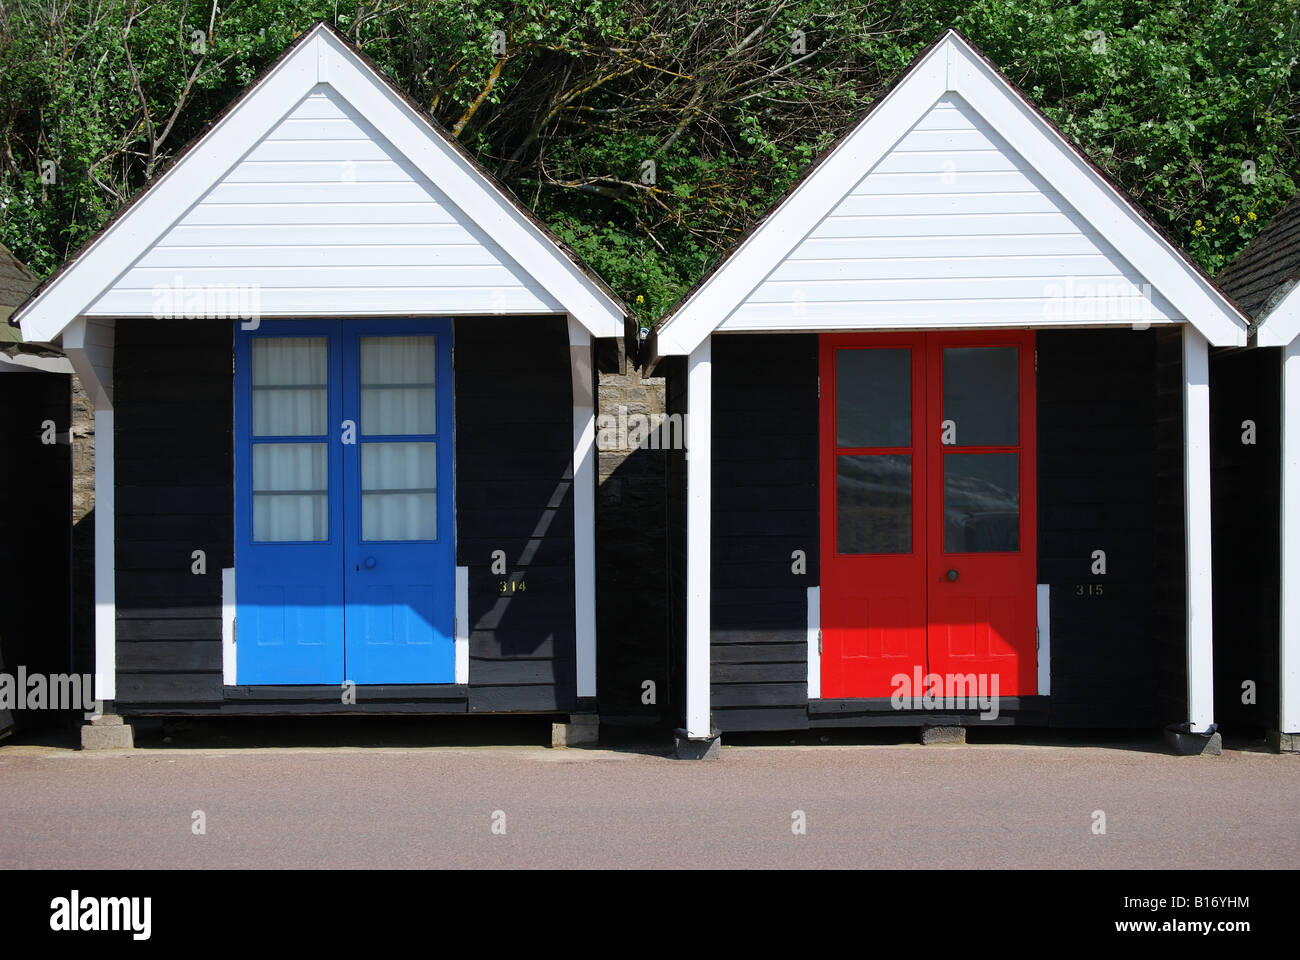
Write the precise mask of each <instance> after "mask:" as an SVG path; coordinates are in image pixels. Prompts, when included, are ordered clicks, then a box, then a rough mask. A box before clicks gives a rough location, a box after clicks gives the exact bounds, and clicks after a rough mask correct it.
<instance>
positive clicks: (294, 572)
mask: <svg viewBox="0 0 1300 960" xmlns="http://www.w3.org/2000/svg"><path fill="white" fill-rule="evenodd" d="M235 394H236V396H235V402H236V411H235V414H236V415H235V423H236V438H235V468H236V503H235V507H236V522H235V534H236V562H235V569H236V586H235V590H236V603H237V610H236V647H235V649H236V657H237V670H238V680H239V682H240V683H241V684H334V683H341V682H343V681H345V680H346V681H351V682H353V683H357V684H375V683H451V682H453V680H454V678H455V644H454V639H453V615H454V589H453V583H454V563H455V560H454V557H455V554H454V549H453V526H452V499H451V494H452V480H451V478H452V410H451V397H452V376H451V321H449V320H423V319H421V320H417V319H397V320H386V321H374V320H302V321H293V320H284V321H263V322H262V323H261V325H260V326H259V327H258V328H257V329H256V330H253V331H243V330H242V329H241V330H239V332H238V333H237V334H236V348H235Z"/></svg>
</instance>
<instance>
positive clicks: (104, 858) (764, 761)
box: [0, 726, 1300, 869]
mask: <svg viewBox="0 0 1300 960" xmlns="http://www.w3.org/2000/svg"><path fill="white" fill-rule="evenodd" d="M219 729H223V730H227V731H228V728H219ZM425 729H427V728H425ZM540 729H541V728H532V727H530V728H526V729H524V730H523V732H522V734H521V733H520V732H519V728H516V729H515V730H513V731H512V729H511V728H509V727H504V726H497V727H494V728H489V730H488V732H487V733H486V734H484V733H483V729H482V728H480V729H479V732H478V733H477V734H476V733H474V732H472V731H471V732H469V733H468V734H465V733H463V732H462V733H460V734H458V735H456V736H454V737H451V739H453V740H455V741H457V742H459V743H462V744H463V743H476V744H478V745H475V746H463V745H445V744H444V745H435V746H421V745H418V744H417V743H414V742H411V741H412V737H411V735H410V733H409V728H408V732H407V733H405V734H403V733H401V732H400V731H399V733H397V734H393V735H391V736H389V735H385V736H381V737H377V738H376V737H373V736H371V737H365V738H363V740H364V742H365V744H366V745H364V746H346V747H326V746H321V745H319V744H317V743H314V742H312V741H313V740H314V739H316V738H315V737H313V736H308V737H305V738H304V737H292V736H291V737H289V738H288V740H287V743H289V744H296V745H280V746H274V747H254V746H250V745H249V744H250V743H265V742H267V738H266V737H265V736H263V735H253V736H248V737H243V738H242V739H241V736H239V735H230V734H229V733H228V732H222V733H219V734H217V735H210V734H209V735H204V734H198V735H196V734H193V733H186V732H181V733H178V734H174V735H173V737H172V739H171V740H170V741H169V742H166V743H164V742H162V741H161V738H160V737H155V738H153V740H152V741H150V739H149V738H148V737H145V738H143V739H144V741H145V742H146V744H148V743H150V742H152V746H145V747H143V748H140V749H137V750H135V751H132V752H129V753H127V752H122V753H98V754H95V753H80V752H77V751H74V750H71V749H67V748H66V747H61V746H50V745H40V744H37V745H33V744H8V745H4V744H0V810H3V811H4V813H3V817H4V829H3V830H0V867H4V868H47V867H62V868H98V867H247V866H262V867H308V868H311V867H538V866H562V867H850V868H856V867H876V868H879V867H886V868H890V867H893V868H897V867H952V868H967V869H969V868H972V867H1082V868H1089V867H1172V868H1184V867H1215V868H1292V869H1294V868H1296V867H1300V818H1297V812H1298V811H1300V757H1297V756H1277V755H1273V754H1269V753H1266V752H1263V751H1262V750H1254V749H1246V750H1227V751H1225V753H1224V755H1223V756H1221V757H1217V758H1186V757H1174V756H1169V755H1166V754H1164V753H1163V752H1162V751H1161V748H1160V745H1159V743H1158V741H1149V742H1147V741H1138V742H1127V743H1109V744H1102V745H1086V744H1080V743H1077V742H1075V743H1071V742H1062V741H1048V742H1042V743H1025V742H1023V737H1022V738H1021V741H1020V742H1015V741H1013V742H1003V743H986V744H978V745H968V746H964V747H959V746H943V747H936V746H930V747H921V746H912V745H908V744H906V743H893V744H891V743H888V742H883V743H882V742H875V743H868V744H863V743H856V744H848V745H846V744H842V743H840V742H836V740H837V739H839V738H832V742H830V743H820V742H817V741H818V739H819V738H817V737H808V738H805V740H806V741H811V742H801V743H797V744H794V745H791V744H789V743H788V742H787V741H785V740H783V739H780V738H778V739H775V740H769V741H767V742H766V743H762V742H760V743H758V744H755V743H754V742H753V741H752V740H751V741H748V743H747V744H746V745H736V746H728V747H725V748H724V751H723V758H722V760H721V761H720V762H704V763H688V762H682V761H675V760H672V759H669V758H668V757H667V756H666V755H665V751H664V750H663V749H662V747H661V746H660V745H659V744H656V743H642V744H630V745H629V744H624V745H622V746H620V747H618V748H617V749H600V750H578V749H571V750H551V749H549V748H547V747H544V746H540V745H533V742H530V741H534V742H535V741H538V740H540V739H541V737H540V736H538V735H536V734H538V733H539V730H540ZM895 738H896V735H895ZM415 739H416V740H419V739H420V738H419V737H416V738H415ZM423 739H424V741H425V742H428V737H427V736H425V737H424V738H423ZM444 739H446V738H444ZM385 743H388V744H389V745H384V744H385ZM195 811H202V812H203V815H204V817H205V819H206V834H204V835H201V836H200V835H196V834H195V833H194V832H193V830H192V826H191V825H192V823H193V817H194V812H195ZM796 811H802V813H803V815H804V817H805V818H806V825H807V832H806V833H805V834H803V835H796V834H795V833H794V831H793V830H792V824H793V823H794V822H795V820H796V818H797V814H796V813H795V812H796ZM1094 811H1103V812H1104V814H1105V827H1106V832H1105V834H1104V835H1097V834H1094V832H1093V824H1094V822H1095V818H1094ZM502 815H504V827H505V832H504V834H501V833H494V832H493V825H494V822H495V823H496V824H498V826H499V825H500V824H501V817H502Z"/></svg>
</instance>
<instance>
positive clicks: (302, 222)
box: [85, 84, 563, 316]
mask: <svg viewBox="0 0 1300 960" xmlns="http://www.w3.org/2000/svg"><path fill="white" fill-rule="evenodd" d="M222 284H238V285H241V286H242V285H247V286H248V287H249V288H250V291H252V292H254V293H255V296H256V299H257V300H258V302H259V303H258V305H259V312H260V313H261V315H263V316H277V315H279V316H292V315H297V316H313V315H332V316H339V315H358V314H360V315H364V314H368V313H374V312H376V311H379V312H386V313H395V314H410V313H420V312H422V311H430V310H431V308H434V305H436V309H434V312H438V313H449V314H467V313H469V314H473V313H558V312H563V307H562V306H561V305H560V304H559V302H558V301H556V299H555V298H554V297H553V296H552V295H551V294H550V293H548V292H547V290H546V288H545V287H544V286H543V285H542V284H541V283H540V282H539V281H538V280H537V279H535V278H534V277H531V276H529V274H528V273H527V272H526V271H524V270H523V269H522V268H521V267H520V266H519V264H518V263H517V262H515V260H514V259H513V258H511V257H510V256H509V255H508V254H506V252H505V251H504V250H502V248H501V246H500V245H499V244H497V243H496V242H494V241H493V240H492V239H491V238H490V237H489V236H488V235H487V234H486V233H484V232H483V230H481V229H480V228H479V227H478V226H477V225H476V224H475V223H474V222H473V221H472V220H471V219H470V218H469V217H468V216H467V215H466V214H465V212H464V211H463V210H461V209H460V208H459V207H458V206H457V205H456V204H455V203H454V202H453V201H452V200H451V199H450V198H449V197H448V196H447V195H446V193H444V192H443V191H442V190H440V189H438V187H437V186H436V185H435V184H434V183H432V182H431V181H430V180H429V178H428V177H426V176H424V174H422V173H421V172H420V171H419V170H418V169H416V168H415V167H414V166H413V165H412V164H411V163H410V162H409V161H407V160H406V159H405V158H404V157H403V156H402V155H401V154H400V153H399V152H398V151H397V150H396V148H394V147H393V145H392V144H391V143H389V142H388V141H387V140H386V139H385V138H384V137H383V136H382V135H381V134H380V133H379V132H378V131H377V130H376V129H375V128H374V126H373V125H371V124H370V123H369V122H367V121H366V120H365V119H364V118H363V117H361V116H359V115H358V114H357V112H356V111H355V110H354V109H353V108H352V107H351V106H349V104H348V103H347V102H346V101H345V100H344V99H343V98H342V97H341V96H340V95H339V93H338V92H337V91H336V90H334V89H333V88H332V87H330V86H329V85H328V84H318V85H317V86H316V87H315V89H313V90H312V92H311V93H310V94H308V95H307V96H306V97H304V98H303V100H302V101H301V102H300V103H299V104H298V105H297V107H295V108H294V109H293V111H292V112H291V113H290V114H289V115H288V116H286V117H285V118H284V119H283V120H282V121H280V123H279V124H278V125H276V127H275V128H274V129H272V130H271V131H270V132H269V133H268V134H267V135H266V136H265V137H263V138H262V139H261V140H260V141H259V142H258V143H257V145H256V146H254V147H253V149H252V150H250V151H249V152H248V154H247V155H246V156H245V157H244V158H243V159H242V160H240V161H239V163H238V164H237V165H236V166H235V167H234V168H233V169H231V170H230V172H229V173H227V174H226V175H225V176H224V177H223V178H222V179H221V180H220V181H219V182H218V183H217V184H215V185H214V186H213V187H212V188H211V189H210V190H208V191H207V192H206V193H205V194H204V195H203V197H202V198H201V199H200V200H199V201H198V202H197V203H196V204H195V205H194V206H193V207H191V208H190V209H189V210H188V211H186V212H185V215H184V216H182V217H181V218H180V219H179V220H178V221H177V222H176V224H175V226H173V227H171V228H170V229H169V230H168V231H167V232H166V233H164V234H163V235H162V236H161V237H160V238H158V240H157V241H156V242H155V243H153V244H152V246H150V248H149V249H148V250H147V251H146V252H145V253H144V255H143V256H141V257H140V258H139V260H137V261H136V263H135V265H134V266H133V267H131V269H129V270H128V271H127V272H126V273H124V274H123V275H122V276H121V277H120V278H119V279H118V280H117V281H116V282H115V283H114V284H113V285H112V286H111V287H110V288H109V289H108V290H107V291H106V292H105V293H104V295H103V296H101V297H100V298H99V299H98V300H96V301H95V303H94V304H92V305H91V306H90V307H89V308H88V309H87V310H86V311H85V312H86V314H87V315H88V316H139V315H145V316H148V315H150V314H151V311H152V310H153V305H154V303H155V302H156V300H157V298H158V297H159V296H163V297H167V296H172V298H173V300H175V299H178V298H183V297H184V296H185V294H184V291H183V290H181V291H180V292H177V293H175V294H173V290H174V289H175V288H177V286H178V285H179V286H181V287H185V288H195V289H200V290H207V289H211V288H215V287H219V286H220V285H222ZM237 292H238V291H237Z"/></svg>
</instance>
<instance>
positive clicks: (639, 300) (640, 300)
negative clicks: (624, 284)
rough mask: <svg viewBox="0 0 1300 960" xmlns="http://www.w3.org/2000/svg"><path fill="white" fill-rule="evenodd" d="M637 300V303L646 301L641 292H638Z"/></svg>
mask: <svg viewBox="0 0 1300 960" xmlns="http://www.w3.org/2000/svg"><path fill="white" fill-rule="evenodd" d="M636 302H637V303H645V297H643V296H641V294H639V293H638V294H637V295H636Z"/></svg>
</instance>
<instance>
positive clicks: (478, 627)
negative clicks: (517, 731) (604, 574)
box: [455, 317, 576, 712]
mask: <svg viewBox="0 0 1300 960" xmlns="http://www.w3.org/2000/svg"><path fill="white" fill-rule="evenodd" d="M455 368H456V531H457V534H456V563H457V565H459V566H464V567H468V568H469V623H470V636H469V651H470V667H469V677H470V694H469V709H470V711H471V712H490V711H568V710H572V709H573V708H574V706H575V701H576V688H575V683H574V671H575V657H576V644H575V630H576V626H575V618H574V569H573V469H572V460H573V386H572V380H571V374H570V364H569V340H568V328H567V325H566V321H565V319H564V318H563V317H546V318H532V317H529V318H485V317H476V318H470V319H464V320H457V321H456V326H455ZM494 550H504V551H505V554H506V560H507V569H508V570H509V574H508V575H507V576H504V577H503V576H498V575H496V574H494V573H492V571H491V565H492V552H493V551H494ZM521 579H522V580H523V582H525V583H526V584H527V586H526V588H525V589H524V590H523V591H522V592H520V591H518V590H515V591H513V592H511V591H510V587H509V583H510V582H516V583H517V582H519V581H520V580H521ZM502 581H507V587H506V590H507V592H506V593H505V594H504V595H503V594H502V592H501V583H502Z"/></svg>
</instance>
